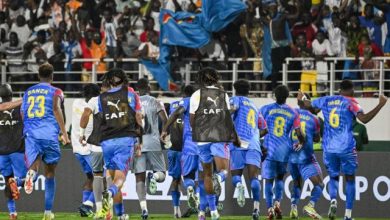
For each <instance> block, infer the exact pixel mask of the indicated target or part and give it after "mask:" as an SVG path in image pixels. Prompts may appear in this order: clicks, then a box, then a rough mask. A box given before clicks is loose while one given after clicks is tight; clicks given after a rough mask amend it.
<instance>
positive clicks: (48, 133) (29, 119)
mask: <svg viewBox="0 0 390 220" xmlns="http://www.w3.org/2000/svg"><path fill="white" fill-rule="evenodd" d="M54 96H58V97H59V98H60V99H61V101H63V94H62V91H61V90H60V89H58V88H56V87H54V86H52V85H50V84H49V83H39V84H37V85H34V86H32V87H30V88H28V89H27V90H26V92H25V94H24V96H23V103H22V112H23V120H24V134H25V135H26V136H31V137H33V138H35V139H43V140H54V141H58V134H59V131H60V128H59V125H58V123H57V120H56V118H55V116H54V110H53V100H54Z"/></svg>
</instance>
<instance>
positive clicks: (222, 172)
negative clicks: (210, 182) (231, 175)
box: [217, 170, 226, 182]
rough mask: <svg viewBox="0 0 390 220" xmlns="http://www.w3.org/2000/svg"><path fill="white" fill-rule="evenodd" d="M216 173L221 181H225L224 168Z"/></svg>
mask: <svg viewBox="0 0 390 220" xmlns="http://www.w3.org/2000/svg"><path fill="white" fill-rule="evenodd" d="M217 175H218V176H220V177H221V180H222V182H225V180H226V171H225V170H221V172H219V173H217Z"/></svg>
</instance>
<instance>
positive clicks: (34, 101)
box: [27, 95, 45, 118]
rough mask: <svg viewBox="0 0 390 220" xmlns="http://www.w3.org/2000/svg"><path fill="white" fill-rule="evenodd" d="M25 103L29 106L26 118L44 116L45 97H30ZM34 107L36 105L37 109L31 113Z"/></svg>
mask: <svg viewBox="0 0 390 220" xmlns="http://www.w3.org/2000/svg"><path fill="white" fill-rule="evenodd" d="M27 101H28V104H29V107H28V110H27V116H28V118H35V117H37V118H42V117H43V116H44V115H45V96H41V95H40V96H37V97H34V96H30V97H28V100H27ZM35 105H37V109H35V111H33V109H34V106H35Z"/></svg>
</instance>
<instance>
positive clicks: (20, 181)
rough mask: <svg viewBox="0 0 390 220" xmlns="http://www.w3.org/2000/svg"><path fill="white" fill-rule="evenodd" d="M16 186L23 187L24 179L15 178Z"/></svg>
mask: <svg viewBox="0 0 390 220" xmlns="http://www.w3.org/2000/svg"><path fill="white" fill-rule="evenodd" d="M16 185H17V186H23V185H24V179H21V178H16Z"/></svg>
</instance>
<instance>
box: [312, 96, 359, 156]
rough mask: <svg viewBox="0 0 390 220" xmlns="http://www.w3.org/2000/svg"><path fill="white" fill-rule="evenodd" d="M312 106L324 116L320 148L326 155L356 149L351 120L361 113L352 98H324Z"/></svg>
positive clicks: (317, 100)
mask: <svg viewBox="0 0 390 220" xmlns="http://www.w3.org/2000/svg"><path fill="white" fill-rule="evenodd" d="M312 106H313V107H314V108H317V109H321V111H322V114H323V115H324V135H323V143H322V147H323V148H324V151H325V152H328V153H346V152H352V150H353V149H354V148H355V147H356V141H355V139H354V137H353V119H354V118H355V117H356V116H357V114H358V113H360V112H363V110H362V108H361V107H360V105H359V104H358V103H357V101H356V100H355V99H354V98H350V97H345V96H326V97H322V98H319V99H316V100H314V101H313V102H312Z"/></svg>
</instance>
